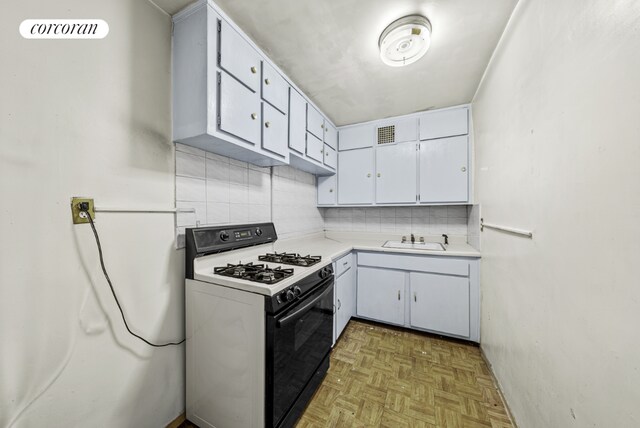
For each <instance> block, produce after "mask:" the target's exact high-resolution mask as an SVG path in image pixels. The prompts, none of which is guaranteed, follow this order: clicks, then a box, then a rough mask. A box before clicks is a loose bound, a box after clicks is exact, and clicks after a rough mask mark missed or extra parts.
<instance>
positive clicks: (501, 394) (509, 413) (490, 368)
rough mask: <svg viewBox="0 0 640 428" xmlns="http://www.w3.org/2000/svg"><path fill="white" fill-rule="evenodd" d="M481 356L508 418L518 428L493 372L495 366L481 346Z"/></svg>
mask: <svg viewBox="0 0 640 428" xmlns="http://www.w3.org/2000/svg"><path fill="white" fill-rule="evenodd" d="M480 355H481V356H482V359H483V360H484V363H485V364H486V365H487V367H488V368H489V373H491V378H492V379H493V384H494V385H495V387H496V390H497V391H498V395H500V400H501V401H502V405H503V406H504V408H505V410H506V411H507V416H509V420H510V421H511V425H513V427H514V428H518V425H517V424H516V419H515V418H514V417H513V413H511V409H510V408H509V403H507V399H506V398H505V396H504V393H503V392H502V388H501V387H500V382H498V378H497V377H496V374H495V373H494V371H493V366H492V365H491V362H490V361H489V359H488V358H487V356H486V355H485V354H484V349H482V346H480Z"/></svg>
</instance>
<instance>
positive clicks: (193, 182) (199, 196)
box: [176, 177, 207, 202]
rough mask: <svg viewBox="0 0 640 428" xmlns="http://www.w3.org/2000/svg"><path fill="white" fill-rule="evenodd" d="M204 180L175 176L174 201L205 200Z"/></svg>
mask: <svg viewBox="0 0 640 428" xmlns="http://www.w3.org/2000/svg"><path fill="white" fill-rule="evenodd" d="M206 200H207V189H206V182H205V180H203V179H199V178H189V177H176V201H190V202H205V201H206Z"/></svg>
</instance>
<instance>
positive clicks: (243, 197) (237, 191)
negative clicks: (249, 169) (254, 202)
mask: <svg viewBox="0 0 640 428" xmlns="http://www.w3.org/2000/svg"><path fill="white" fill-rule="evenodd" d="M229 203H231V204H248V203H249V187H247V186H243V185H239V184H234V183H231V184H230V185H229Z"/></svg>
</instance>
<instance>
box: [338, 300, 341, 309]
mask: <svg viewBox="0 0 640 428" xmlns="http://www.w3.org/2000/svg"><path fill="white" fill-rule="evenodd" d="M341 307H342V303H340V299H338V310H340V308H341Z"/></svg>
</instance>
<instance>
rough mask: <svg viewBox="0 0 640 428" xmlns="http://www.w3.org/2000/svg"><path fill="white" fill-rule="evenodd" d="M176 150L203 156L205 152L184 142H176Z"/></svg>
mask: <svg viewBox="0 0 640 428" xmlns="http://www.w3.org/2000/svg"><path fill="white" fill-rule="evenodd" d="M176 151H179V152H183V153H191V154H192V155H196V156H202V157H204V156H205V154H206V152H205V151H204V150H202V149H199V148H197V147H191V146H187V145H186V144H182V143H176Z"/></svg>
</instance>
